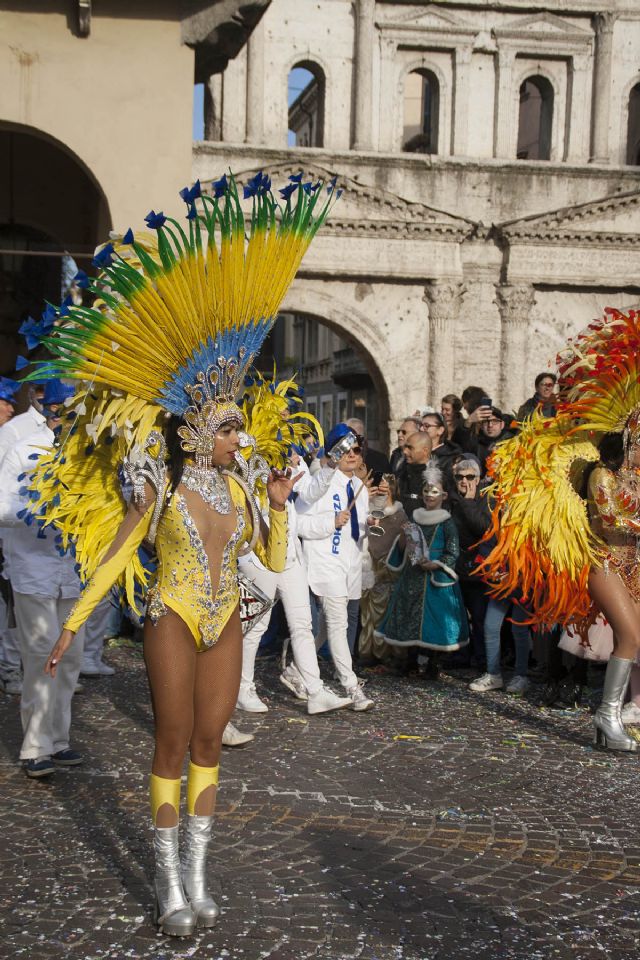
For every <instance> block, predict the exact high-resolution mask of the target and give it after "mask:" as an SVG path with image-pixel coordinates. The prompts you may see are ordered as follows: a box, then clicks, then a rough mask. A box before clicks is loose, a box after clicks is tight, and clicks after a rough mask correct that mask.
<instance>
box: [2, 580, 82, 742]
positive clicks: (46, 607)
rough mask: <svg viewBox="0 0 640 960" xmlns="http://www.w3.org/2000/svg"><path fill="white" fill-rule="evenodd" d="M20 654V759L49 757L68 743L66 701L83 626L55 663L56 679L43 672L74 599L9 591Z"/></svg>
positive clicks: (77, 663) (76, 667) (79, 656)
mask: <svg viewBox="0 0 640 960" xmlns="http://www.w3.org/2000/svg"><path fill="white" fill-rule="evenodd" d="M13 602H14V609H15V614H16V623H17V625H18V636H19V638H20V652H21V655H22V669H23V672H24V679H23V681H22V701H21V703H20V716H21V720H22V731H23V733H24V739H23V741H22V748H21V750H20V759H21V760H34V759H35V758H36V757H50V756H51V754H53V753H58V751H59V750H66V749H67V747H68V746H69V727H70V726H71V700H72V698H73V691H74V690H75V686H76V683H77V681H78V674H79V673H80V666H81V664H82V642H83V630H79V631H78V633H77V634H76V635H75V637H74V640H73V643H72V644H71V646H70V647H69V649H68V650H67V652H66V653H65V655H64V657H63V658H62V660H61V661H60V663H59V664H58V670H57V672H56V676H55V677H50V676H49V675H48V674H46V673H45V672H44V665H45V663H46V662H47V658H48V656H49V654H50V653H51V650H52V648H53V645H54V643H55V642H56V640H57V639H58V637H59V635H60V630H61V629H62V624H63V623H64V621H65V620H66V618H67V617H68V616H69V614H70V613H71V608H72V607H73V605H74V603H75V600H63V599H60V598H56V597H41V596H35V595H32V594H26V593H16V592H15V591H14V594H13Z"/></svg>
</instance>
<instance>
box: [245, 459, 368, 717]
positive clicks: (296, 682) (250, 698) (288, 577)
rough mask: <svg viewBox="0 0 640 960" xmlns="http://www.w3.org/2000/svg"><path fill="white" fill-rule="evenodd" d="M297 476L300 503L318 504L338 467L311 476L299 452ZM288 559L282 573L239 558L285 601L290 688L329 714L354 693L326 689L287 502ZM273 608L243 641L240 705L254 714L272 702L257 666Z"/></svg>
mask: <svg viewBox="0 0 640 960" xmlns="http://www.w3.org/2000/svg"><path fill="white" fill-rule="evenodd" d="M291 462H292V469H293V471H294V475H295V474H296V473H298V474H300V476H299V478H298V480H297V481H296V483H295V485H294V488H293V489H294V492H295V493H296V494H297V499H298V501H299V502H301V503H302V502H304V503H307V504H309V503H313V501H314V500H316V499H318V498H319V497H321V496H323V494H324V493H326V491H327V489H328V488H329V486H330V484H331V481H332V479H333V473H334V469H333V467H332V466H328V465H325V466H324V467H322V469H321V470H320V471H319V472H318V473H316V474H315V475H314V476H311V474H310V473H309V468H308V467H307V465H306V464H305V462H304V460H301V459H300V457H298V456H297V455H294V457H293V458H292V461H291ZM287 514H288V524H287V537H288V541H287V560H286V566H285V569H284V570H283V571H282V573H273V572H272V571H270V570H267V569H266V568H265V567H264V566H263V565H262V564H261V563H260V561H259V560H258V558H257V557H256V555H255V553H251V554H248V555H247V556H246V557H242V558H241V559H240V561H239V567H240V571H241V573H242V574H243V576H244V577H245V578H246V579H247V580H248V581H251V583H253V584H255V585H256V586H257V587H258V589H259V590H260V591H261V592H262V593H263V594H264V595H265V596H266V597H268V598H269V599H271V600H272V599H274V598H275V597H276V596H277V597H278V598H279V599H281V600H282V604H283V606H284V612H285V616H286V618H287V624H288V626H289V633H290V636H291V648H292V651H293V657H294V663H295V671H294V670H293V669H292V668H291V667H289V668H287V670H286V671H285V672H284V673H283V675H282V676H281V678H280V679H281V680H282V682H283V683H284V685H285V686H286V687H288V688H289V689H290V690H292V691H293V692H294V693H295V694H296V696H298V697H299V698H300V699H303V700H306V701H307V712H308V713H310V714H316V713H328V712H329V711H330V710H339V709H340V708H341V707H348V706H350V705H351V699H350V698H349V697H338V696H337V695H336V694H335V693H333V691H332V690H329V688H328V687H325V686H324V684H323V682H322V679H321V677H320V669H319V667H318V658H317V655H316V645H315V639H314V636H313V629H312V626H311V606H310V603H309V584H308V582H307V577H306V572H305V569H304V566H303V563H302V551H301V547H300V541H299V540H298V536H297V533H296V510H295V508H294V505H293V503H292V502H289V503H288V504H287ZM269 612H270V608H269V609H267V610H266V611H265V613H264V614H263V615H262V616H259V617H257V618H256V620H255V621H254V622H253V623H252V624H251V626H250V628H249V630H248V631H247V632H246V633H245V635H244V637H243V640H242V679H241V682H240V692H239V694H238V708H239V709H240V710H247V711H249V712H251V713H264V712H266V711H267V710H268V707H267V705H266V703H264V701H263V700H261V699H260V697H259V696H258V694H257V693H256V688H255V683H254V670H255V660H256V654H257V652H258V646H259V645H260V640H261V638H262V635H263V633H264V631H265V629H266V627H267V624H268V617H269Z"/></svg>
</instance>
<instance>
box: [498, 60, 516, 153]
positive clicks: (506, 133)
mask: <svg viewBox="0 0 640 960" xmlns="http://www.w3.org/2000/svg"><path fill="white" fill-rule="evenodd" d="M514 62H515V53H514V51H513V50H498V82H497V91H496V115H495V130H494V144H495V146H494V156H495V157H499V158H500V159H503V158H504V159H508V160H513V159H515V149H514V147H513V144H514V141H515V139H516V138H517V136H518V131H517V129H516V130H515V137H514V124H515V125H516V127H517V123H518V117H517V115H516V114H515V112H514V110H513V96H512V93H513V90H512V88H513V66H514Z"/></svg>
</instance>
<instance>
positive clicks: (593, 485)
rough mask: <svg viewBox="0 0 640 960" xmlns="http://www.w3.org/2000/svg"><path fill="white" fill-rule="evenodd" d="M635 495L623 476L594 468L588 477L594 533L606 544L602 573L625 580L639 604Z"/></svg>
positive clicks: (639, 549) (639, 535) (639, 528)
mask: <svg viewBox="0 0 640 960" xmlns="http://www.w3.org/2000/svg"><path fill="white" fill-rule="evenodd" d="M636 496H637V495H636V494H635V492H634V491H631V490H630V489H629V487H628V485H626V484H624V482H623V479H622V477H621V476H620V474H618V473H614V472H613V471H612V470H608V469H607V468H606V467H604V466H597V467H596V468H595V470H593V471H592V473H591V476H590V477H589V489H588V508H589V519H590V521H591V528H592V530H593V532H594V533H595V534H596V535H597V536H598V537H600V539H601V540H603V541H604V542H605V544H606V545H607V551H608V552H607V553H606V555H605V557H604V560H603V566H604V569H605V571H608V570H613V571H615V572H616V573H617V574H618V575H619V576H620V578H621V579H622V580H623V581H624V583H625V585H626V587H627V589H628V591H629V593H630V594H631V596H632V597H633V599H634V600H636V601H640V524H639V520H638V515H637V506H638V504H637V501H636Z"/></svg>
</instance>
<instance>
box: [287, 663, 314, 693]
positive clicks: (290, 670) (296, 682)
mask: <svg viewBox="0 0 640 960" xmlns="http://www.w3.org/2000/svg"><path fill="white" fill-rule="evenodd" d="M280 683H283V684H284V685H285V687H286V688H287V690H290V691H291V693H293V694H294V695H295V696H296V697H297V698H298V700H308V699H309V694H308V693H307V688H306V687H305V685H304V680H303V679H302V676H301V674H300V671H299V670H298V668H297V667H296V665H295V663H290V664H289V666H288V667H285V669H284V670H283V671H282V673H281V674H280Z"/></svg>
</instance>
